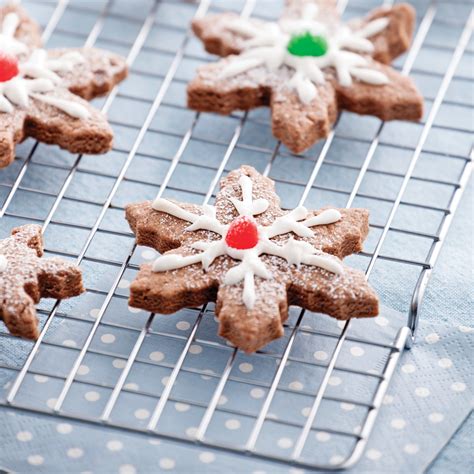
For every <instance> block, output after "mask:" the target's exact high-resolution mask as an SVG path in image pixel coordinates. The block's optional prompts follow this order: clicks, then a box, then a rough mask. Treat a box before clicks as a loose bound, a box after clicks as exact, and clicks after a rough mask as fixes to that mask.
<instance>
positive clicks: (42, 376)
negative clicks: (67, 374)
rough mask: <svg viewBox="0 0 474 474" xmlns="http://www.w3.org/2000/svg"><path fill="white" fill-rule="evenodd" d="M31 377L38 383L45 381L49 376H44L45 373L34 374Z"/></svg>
mask: <svg viewBox="0 0 474 474" xmlns="http://www.w3.org/2000/svg"><path fill="white" fill-rule="evenodd" d="M33 378H34V379H35V382H38V383H46V382H47V381H48V380H49V377H46V375H35V376H34V377H33Z"/></svg>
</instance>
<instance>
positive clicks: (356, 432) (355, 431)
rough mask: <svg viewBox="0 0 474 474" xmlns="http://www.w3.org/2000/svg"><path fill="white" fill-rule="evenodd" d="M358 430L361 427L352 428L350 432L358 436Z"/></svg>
mask: <svg viewBox="0 0 474 474" xmlns="http://www.w3.org/2000/svg"><path fill="white" fill-rule="evenodd" d="M360 429H361V426H360V425H357V426H355V427H354V429H353V430H352V432H353V433H354V434H356V435H358V434H359V433H360Z"/></svg>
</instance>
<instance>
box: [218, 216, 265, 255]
mask: <svg viewBox="0 0 474 474" xmlns="http://www.w3.org/2000/svg"><path fill="white" fill-rule="evenodd" d="M225 242H226V244H227V245H228V246H229V247H232V248H233V249H238V250H245V249H251V248H254V247H255V246H256V245H257V243H258V228H257V224H256V223H255V221H254V220H253V219H252V218H251V217H247V216H241V217H237V219H235V220H234V221H233V222H232V223H231V224H230V226H229V230H228V231H227V235H226V236H225Z"/></svg>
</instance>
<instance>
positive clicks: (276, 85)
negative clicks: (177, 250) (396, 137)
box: [188, 0, 423, 152]
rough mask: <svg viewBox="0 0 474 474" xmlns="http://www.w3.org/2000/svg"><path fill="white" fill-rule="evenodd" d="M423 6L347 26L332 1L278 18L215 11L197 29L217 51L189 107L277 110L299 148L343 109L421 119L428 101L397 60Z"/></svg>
mask: <svg viewBox="0 0 474 474" xmlns="http://www.w3.org/2000/svg"><path fill="white" fill-rule="evenodd" d="M413 24H414V11H413V9H412V8H411V7H410V6H408V5H404V4H402V5H397V6H394V7H392V8H380V9H377V10H375V11H374V12H372V13H371V14H370V15H369V16H368V17H367V18H365V19H363V20H358V21H354V22H351V23H348V24H343V23H341V22H340V21H339V19H338V18H337V14H336V10H335V6H334V5H333V4H332V2H323V1H311V0H289V1H287V8H286V10H285V12H284V14H283V16H282V17H281V19H280V21H279V22H277V23H270V22H263V21H260V20H257V19H244V18H241V17H239V16H238V15H236V14H233V13H223V14H217V15H209V16H207V17H204V18H201V19H197V20H195V21H194V22H193V29H194V31H195V33H196V34H197V36H198V37H199V38H201V39H202V40H203V42H204V45H205V47H206V49H207V50H208V51H209V52H212V53H216V54H219V55H221V56H228V57H227V58H225V59H223V60H221V61H219V62H218V63H216V64H208V65H205V66H203V67H201V68H199V70H198V74H197V77H196V78H195V79H194V80H193V81H192V82H191V83H190V84H189V87H188V104H189V106H190V107H191V108H194V109H197V110H201V111H211V112H220V113H225V114H228V113H230V112H232V111H234V110H236V109H243V110H247V109H251V108H254V107H257V106H261V105H270V106H271V108H272V122H273V123H272V125H273V132H274V134H275V136H276V137H277V138H279V139H280V140H281V141H282V142H283V143H284V144H285V145H287V146H288V147H289V148H290V149H291V150H292V151H294V152H300V151H303V150H305V149H306V148H308V147H309V146H311V145H312V144H313V143H314V142H315V141H316V140H318V139H320V138H324V137H325V136H327V134H328V133H329V130H330V127H331V124H332V123H333V122H334V121H335V119H336V117H337V112H338V110H339V109H347V110H350V111H353V112H357V113H361V114H371V115H376V116H378V117H380V118H381V119H383V120H393V119H406V120H418V119H420V118H421V116H422V105H423V100H422V97H421V96H420V94H419V93H418V92H417V90H416V88H415V87H414V85H413V83H412V82H411V80H410V79H408V78H406V77H404V76H402V75H401V74H399V73H398V72H396V71H395V70H394V69H392V68H391V67H389V66H386V65H385V64H389V63H390V62H391V61H392V60H393V59H394V58H395V57H397V56H398V55H400V54H401V53H402V52H404V51H405V50H406V49H407V47H408V45H409V42H410V38H411V35H412V30H413Z"/></svg>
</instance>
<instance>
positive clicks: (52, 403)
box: [46, 398, 58, 410]
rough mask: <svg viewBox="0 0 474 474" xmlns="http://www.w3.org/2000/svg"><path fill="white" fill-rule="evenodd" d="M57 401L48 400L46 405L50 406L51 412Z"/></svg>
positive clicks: (54, 399) (55, 399) (53, 399)
mask: <svg viewBox="0 0 474 474" xmlns="http://www.w3.org/2000/svg"><path fill="white" fill-rule="evenodd" d="M57 401H58V399H57V398H48V400H46V405H47V406H48V408H51V410H53V409H54V407H55V405H56V402H57Z"/></svg>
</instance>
